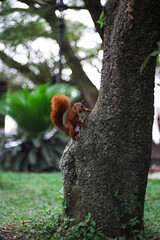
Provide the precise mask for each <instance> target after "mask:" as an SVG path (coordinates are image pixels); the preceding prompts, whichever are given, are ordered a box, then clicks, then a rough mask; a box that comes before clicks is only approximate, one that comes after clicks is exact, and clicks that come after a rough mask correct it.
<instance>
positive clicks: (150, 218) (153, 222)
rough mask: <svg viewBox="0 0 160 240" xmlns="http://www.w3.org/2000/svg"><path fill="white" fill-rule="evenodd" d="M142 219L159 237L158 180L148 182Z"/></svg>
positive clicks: (159, 200)
mask: <svg viewBox="0 0 160 240" xmlns="http://www.w3.org/2000/svg"><path fill="white" fill-rule="evenodd" d="M146 198H149V199H150V200H146V201H145V208H144V219H145V224H146V226H149V228H150V229H151V230H152V231H153V232H157V233H159V235H160V180H152V179H149V180H148V185H147V191H146Z"/></svg>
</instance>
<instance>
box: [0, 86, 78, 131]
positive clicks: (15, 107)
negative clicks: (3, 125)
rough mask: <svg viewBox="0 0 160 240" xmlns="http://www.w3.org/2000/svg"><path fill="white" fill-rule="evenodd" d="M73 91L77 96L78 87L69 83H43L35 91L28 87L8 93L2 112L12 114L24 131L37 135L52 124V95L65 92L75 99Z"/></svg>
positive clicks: (3, 101)
mask: <svg viewBox="0 0 160 240" xmlns="http://www.w3.org/2000/svg"><path fill="white" fill-rule="evenodd" d="M73 92H75V93H76V97H77V96H78V91H77V90H76V88H75V87H69V86H68V85H67V84H61V85H52V86H49V85H48V84H42V85H40V86H38V87H37V88H36V89H34V90H33V91H29V89H27V88H26V89H23V90H21V91H17V92H15V93H7V94H6V95H5V97H4V99H3V100H2V101H0V104H1V109H0V112H1V113H2V114H8V115H9V116H11V117H12V118H13V119H14V120H15V121H16V123H17V124H18V127H19V128H21V129H22V130H23V131H25V132H27V133H28V132H29V133H32V134H34V135H37V134H40V133H42V132H43V131H46V130H47V129H48V128H49V126H51V120H50V112H51V102H50V101H51V98H52V96H53V95H55V94H56V93H64V94H65V95H68V96H69V98H70V100H71V101H73V99H75V98H74V97H72V94H73Z"/></svg>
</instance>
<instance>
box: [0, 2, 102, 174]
mask: <svg viewBox="0 0 160 240" xmlns="http://www.w3.org/2000/svg"><path fill="white" fill-rule="evenodd" d="M57 2H58V1H56V0H34V1H31V0H29V1H28V0H27V1H26V0H3V1H0V26H1V34H0V98H1V97H2V96H3V94H4V92H5V91H6V92H7V94H6V96H5V98H4V99H5V100H3V101H1V103H0V112H1V113H3V114H4V115H5V114H8V115H10V116H11V117H12V118H13V119H14V120H15V121H16V123H17V125H18V127H19V129H18V131H17V132H16V133H14V134H9V135H6V134H4V133H2V134H1V140H0V152H1V153H0V163H1V166H2V167H3V168H4V169H11V170H14V171H41V170H42V169H46V168H50V169H52V168H56V169H58V161H59V158H60V156H61V153H62V151H63V149H64V146H65V144H66V142H67V140H68V138H66V137H65V136H64V135H63V134H61V133H59V132H57V130H56V128H53V125H52V128H53V129H52V131H51V128H50V127H51V125H50V124H51V121H50V110H51V109H50V100H51V97H52V96H53V95H54V94H55V93H60V92H62V91H64V89H65V91H64V93H65V94H66V95H68V96H69V97H70V100H71V101H73V100H75V99H76V98H77V97H78V96H79V97H80V94H79V92H80V93H81V98H83V99H84V100H85V103H86V105H87V106H88V107H91V108H92V107H93V106H94V104H95V102H96V100H97V96H98V90H97V87H99V85H100V71H101V59H102V50H101V44H102V39H103V29H101V28H100V27H99V25H98V23H97V20H98V19H99V16H100V14H101V12H102V5H101V2H100V1H99V0H95V1H94V2H91V1H88V0H87V1H86V0H84V1H83V0H72V1H67V0H66V1H64V3H65V4H67V6H68V9H66V10H65V11H64V12H63V16H62V17H63V20H64V24H65V31H64V35H63V49H62V50H63V51H62V54H63V56H62V64H63V70H62V83H63V85H60V86H55V83H56V75H57V73H58V68H57V63H58V61H59V46H58V37H57V23H58V21H59V17H60V16H59V14H58V13H57V11H56V9H55V5H56V3H57ZM95 9H96V11H95ZM77 19H78V20H77ZM88 19H89V20H88ZM92 20H93V21H92ZM88 22H91V24H90V25H88ZM96 31H97V32H98V33H97V32H96ZM87 37H89V42H88V40H87ZM93 82H94V84H93ZM46 83H49V84H50V86H49V85H44V84H46ZM64 83H67V85H64ZM39 85H40V86H39ZM72 85H74V86H76V88H72V87H71V86H72ZM51 86H52V87H51ZM26 88H27V89H26ZM20 89H24V90H21V91H19V90H20ZM33 89H35V90H33ZM51 89H52V90H51ZM77 89H78V90H79V92H77ZM17 90H18V92H17ZM30 90H33V91H30ZM73 90H74V91H73ZM12 92H13V93H12ZM49 92H50V93H52V94H49ZM73 92H74V93H75V92H76V95H74V96H72V93H73ZM3 123H4V120H3V118H1V126H2V125H3Z"/></svg>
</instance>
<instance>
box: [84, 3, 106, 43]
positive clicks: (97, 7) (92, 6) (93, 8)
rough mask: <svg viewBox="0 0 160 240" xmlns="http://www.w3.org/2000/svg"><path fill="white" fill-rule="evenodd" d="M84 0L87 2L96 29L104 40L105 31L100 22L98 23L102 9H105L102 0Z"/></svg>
mask: <svg viewBox="0 0 160 240" xmlns="http://www.w3.org/2000/svg"><path fill="white" fill-rule="evenodd" d="M83 1H84V3H85V6H86V8H87V10H88V11H89V13H90V15H91V17H92V20H93V22H94V25H95V28H96V31H97V32H98V33H99V35H100V37H101V39H102V41H103V34H104V31H103V28H100V26H99V24H98V23H97V21H98V19H99V17H100V15H101V13H102V10H103V8H102V5H101V3H100V0H94V1H93V0H83Z"/></svg>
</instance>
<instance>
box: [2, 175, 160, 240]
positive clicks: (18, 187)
mask: <svg viewBox="0 0 160 240" xmlns="http://www.w3.org/2000/svg"><path fill="white" fill-rule="evenodd" d="M61 188H62V177H61V173H57V172H55V173H38V174H35V173H34V174H33V173H4V172H0V226H3V225H5V224H13V222H21V223H22V222H23V221H24V222H27V221H28V222H30V221H31V219H32V220H33V219H39V217H40V216H43V214H44V212H45V211H46V210H47V209H50V210H51V211H54V210H53V209H54V208H55V207H59V206H60V205H61V202H59V201H57V196H56V195H57V193H58V192H59V191H60V189H61ZM144 217H145V224H146V226H147V227H148V228H149V229H151V231H152V232H154V233H156V235H157V234H158V235H159V236H160V180H149V181H148V186H147V192H146V201H145V215H144ZM6 239H7V238H6ZM156 239H160V238H156Z"/></svg>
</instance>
